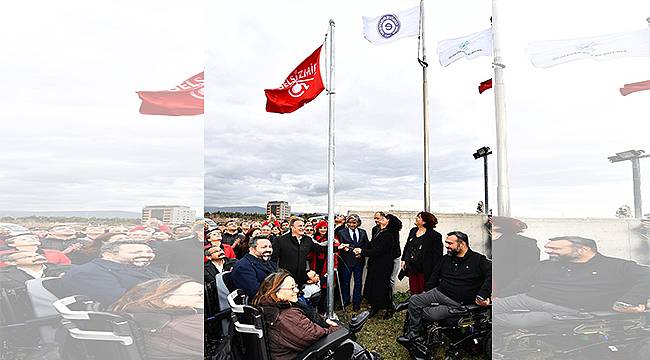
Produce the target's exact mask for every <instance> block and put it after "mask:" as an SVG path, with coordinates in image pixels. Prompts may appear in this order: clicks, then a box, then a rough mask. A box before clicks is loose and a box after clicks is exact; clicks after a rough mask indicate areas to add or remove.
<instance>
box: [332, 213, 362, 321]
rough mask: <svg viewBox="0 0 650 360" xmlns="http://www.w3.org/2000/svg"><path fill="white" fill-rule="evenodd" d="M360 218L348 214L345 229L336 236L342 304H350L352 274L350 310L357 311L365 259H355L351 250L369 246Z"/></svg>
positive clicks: (359, 306)
mask: <svg viewBox="0 0 650 360" xmlns="http://www.w3.org/2000/svg"><path fill="white" fill-rule="evenodd" d="M360 225H361V218H360V217H359V215H357V214H350V215H348V217H347V228H343V229H341V230H339V231H338V232H337V233H336V235H337V236H338V239H339V241H340V242H341V245H340V246H339V250H340V251H339V252H340V260H341V261H340V262H339V267H338V271H339V279H340V280H341V295H342V296H343V304H344V306H347V305H348V304H350V279H351V278H352V275H353V274H354V291H353V294H352V309H353V310H354V311H359V310H360V309H361V287H362V280H361V277H362V275H363V268H364V266H365V265H366V258H364V257H357V256H355V255H354V252H353V250H354V249H356V248H361V249H366V248H367V247H368V244H369V240H368V234H367V233H366V231H365V230H364V229H360V228H359V226H360Z"/></svg>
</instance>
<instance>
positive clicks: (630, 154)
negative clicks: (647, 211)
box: [607, 150, 650, 219]
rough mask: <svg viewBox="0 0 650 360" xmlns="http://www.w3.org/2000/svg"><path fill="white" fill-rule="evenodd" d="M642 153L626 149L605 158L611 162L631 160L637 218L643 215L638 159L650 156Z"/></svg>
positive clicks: (635, 214)
mask: <svg viewBox="0 0 650 360" xmlns="http://www.w3.org/2000/svg"><path fill="white" fill-rule="evenodd" d="M644 153H645V151H644V150H628V151H623V152H619V153H616V155H614V156H610V157H608V158H607V159H609V162H611V163H616V162H621V161H626V160H630V161H631V162H632V185H633V186H634V217H635V218H637V219H641V218H642V217H643V209H642V206H641V164H640V163H639V159H641V158H645V157H648V156H650V155H643V154H644Z"/></svg>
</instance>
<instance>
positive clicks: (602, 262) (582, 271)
mask: <svg viewBox="0 0 650 360" xmlns="http://www.w3.org/2000/svg"><path fill="white" fill-rule="evenodd" d="M544 248H545V251H546V253H547V254H548V255H549V260H545V261H542V262H540V263H538V264H537V266H533V267H531V268H530V269H529V270H528V271H527V272H524V273H523V274H522V275H521V276H519V277H518V278H517V279H515V280H514V281H513V282H512V283H511V284H510V285H509V286H507V287H506V288H504V289H501V288H499V289H497V291H498V292H497V294H496V295H498V296H499V299H495V300H494V306H493V309H492V310H493V318H494V326H495V327H504V328H509V329H511V328H531V327H536V326H544V325H549V324H554V323H556V322H557V321H556V320H555V319H554V316H556V315H575V314H577V313H578V312H580V311H611V310H613V311H617V312H623V313H634V312H643V311H644V310H645V308H646V302H647V301H648V299H649V298H650V268H648V267H647V266H642V265H638V264H637V263H635V262H634V261H628V260H623V259H617V258H612V257H608V256H604V255H602V254H600V253H599V252H598V247H597V245H596V242H595V241H594V240H593V239H587V238H583V237H579V236H561V237H555V238H551V239H549V242H548V243H547V244H546V245H545V246H544ZM513 310H525V311H523V312H522V311H519V312H513Z"/></svg>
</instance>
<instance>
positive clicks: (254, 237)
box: [248, 235, 271, 249]
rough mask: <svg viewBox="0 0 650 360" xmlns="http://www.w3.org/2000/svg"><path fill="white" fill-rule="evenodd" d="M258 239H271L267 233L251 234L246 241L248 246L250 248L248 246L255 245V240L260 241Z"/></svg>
mask: <svg viewBox="0 0 650 360" xmlns="http://www.w3.org/2000/svg"><path fill="white" fill-rule="evenodd" d="M260 240H268V241H271V237H270V236H268V235H257V236H253V237H252V238H250V240H249V241H248V248H249V249H250V248H252V247H257V242H258V241H260Z"/></svg>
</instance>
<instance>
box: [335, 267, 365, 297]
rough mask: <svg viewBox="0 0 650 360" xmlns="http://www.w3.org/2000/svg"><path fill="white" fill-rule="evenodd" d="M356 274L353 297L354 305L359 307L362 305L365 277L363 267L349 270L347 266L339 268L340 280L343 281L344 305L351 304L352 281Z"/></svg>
mask: <svg viewBox="0 0 650 360" xmlns="http://www.w3.org/2000/svg"><path fill="white" fill-rule="evenodd" d="M353 274H354V292H353V295H352V304H354V306H359V305H360V304H361V287H362V280H361V277H362V276H363V265H354V266H351V267H350V268H349V269H348V267H347V266H345V264H341V266H339V279H340V280H341V295H342V296H343V304H345V305H347V304H349V303H350V279H352V275H353Z"/></svg>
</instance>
